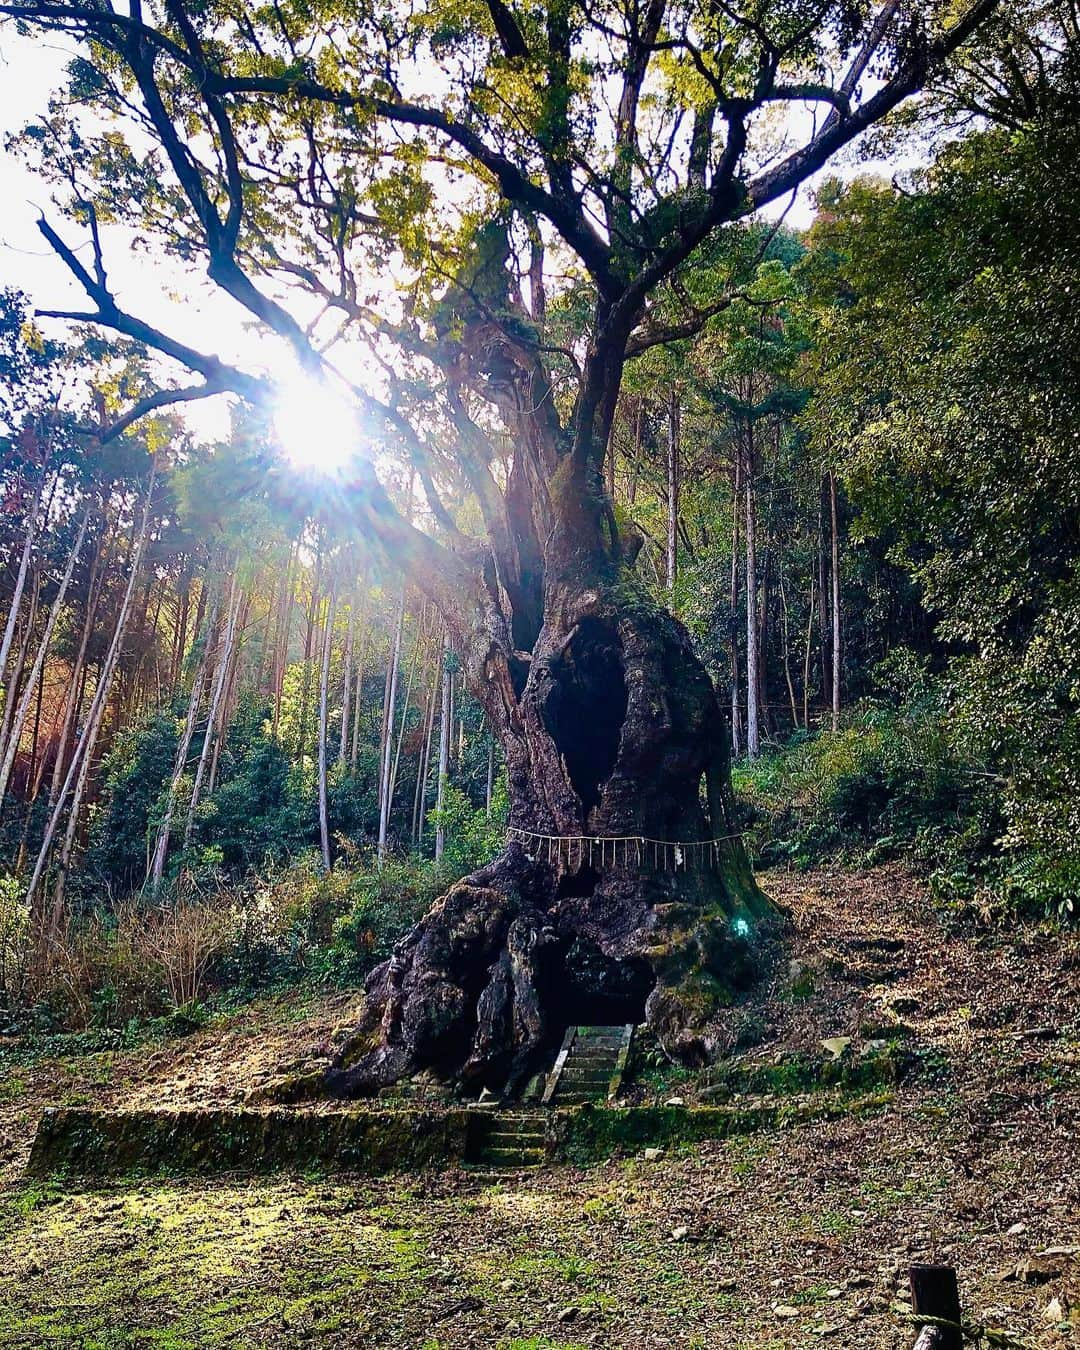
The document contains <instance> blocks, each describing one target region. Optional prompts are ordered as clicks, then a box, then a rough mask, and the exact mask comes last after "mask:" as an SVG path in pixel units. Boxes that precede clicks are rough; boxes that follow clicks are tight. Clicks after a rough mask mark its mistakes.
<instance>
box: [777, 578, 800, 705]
mask: <svg viewBox="0 0 1080 1350" xmlns="http://www.w3.org/2000/svg"><path fill="white" fill-rule="evenodd" d="M779 585H780V637H781V641H782V644H783V658H784V679H785V680H786V681H787V691H788V698H789V699H790V700H791V725H792V726H793V727H798V725H799V709H798V705H797V704H796V702H795V684H794V682H793V680H792V678H791V630H790V626H789V623H788V607H787V593H786V591H785V589H784V574H783V572H781V573H780V578H779Z"/></svg>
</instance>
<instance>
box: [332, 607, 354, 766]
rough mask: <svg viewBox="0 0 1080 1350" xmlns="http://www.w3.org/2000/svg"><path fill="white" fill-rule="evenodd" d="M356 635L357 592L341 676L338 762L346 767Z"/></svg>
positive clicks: (351, 609)
mask: <svg viewBox="0 0 1080 1350" xmlns="http://www.w3.org/2000/svg"><path fill="white" fill-rule="evenodd" d="M355 637H356V594H355V592H354V593H353V594H352V596H351V597H350V599H349V627H348V631H347V632H346V634H345V656H344V662H343V665H344V671H343V674H342V678H341V737H340V740H339V741H338V756H337V760H338V763H339V764H340V765H341V766H342V768H344V767H345V761H346V759H347V758H348V755H349V713H350V711H351V710H350V700H351V697H352V674H353V643H354V641H355Z"/></svg>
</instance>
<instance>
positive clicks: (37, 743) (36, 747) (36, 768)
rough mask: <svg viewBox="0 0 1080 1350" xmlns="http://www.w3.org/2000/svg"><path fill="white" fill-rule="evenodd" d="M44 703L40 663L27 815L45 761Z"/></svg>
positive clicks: (43, 678)
mask: <svg viewBox="0 0 1080 1350" xmlns="http://www.w3.org/2000/svg"><path fill="white" fill-rule="evenodd" d="M44 703H45V666H44V664H42V667H41V669H40V670H39V671H38V678H37V698H36V699H35V700H34V726H33V730H32V731H31V733H30V768H29V771H28V773H27V776H26V804H27V815H28V816H29V813H30V810H29V809H30V807H32V806H33V804H34V802H35V801H37V795H38V792H39V791H40V789H41V779H42V776H43V775H42V769H41V767H40V766H41V765H42V764H44V762H45V756H44V755H43V754H40V753H39V751H40V749H41V713H42V709H43V706H44Z"/></svg>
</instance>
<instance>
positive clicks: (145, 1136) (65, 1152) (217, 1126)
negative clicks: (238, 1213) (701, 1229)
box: [27, 1094, 881, 1176]
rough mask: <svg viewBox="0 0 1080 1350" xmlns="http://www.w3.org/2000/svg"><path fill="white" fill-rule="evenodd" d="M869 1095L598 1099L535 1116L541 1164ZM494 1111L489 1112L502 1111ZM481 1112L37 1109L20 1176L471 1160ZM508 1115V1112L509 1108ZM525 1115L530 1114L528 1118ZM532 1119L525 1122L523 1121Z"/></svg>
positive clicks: (482, 1138) (744, 1126)
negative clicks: (726, 1102)
mask: <svg viewBox="0 0 1080 1350" xmlns="http://www.w3.org/2000/svg"><path fill="white" fill-rule="evenodd" d="M880 1100H881V1098H880V1096H875V1095H873V1094H868V1095H865V1096H863V1097H859V1098H855V1099H852V1098H850V1097H842V1096H836V1097H830V1098H827V1099H826V1098H824V1097H821V1096H818V1097H816V1098H812V1099H810V1100H806V1101H791V1100H789V1101H786V1102H778V1101H763V1102H761V1103H758V1104H750V1103H747V1104H745V1105H740V1106H702V1107H681V1106H678V1107H677V1106H641V1107H597V1106H591V1105H582V1106H577V1107H572V1108H563V1109H558V1110H554V1111H550V1112H547V1113H546V1114H544V1115H543V1117H542V1119H543V1122H544V1125H543V1136H542V1142H540V1141H537V1145H536V1147H537V1149H538V1151H541V1150H542V1152H541V1156H542V1159H543V1160H544V1161H547V1162H552V1163H558V1162H571V1163H579V1164H580V1163H585V1162H590V1161H593V1160H595V1159H599V1158H604V1157H608V1156H610V1155H612V1154H615V1153H620V1152H627V1151H634V1150H636V1149H640V1148H643V1147H646V1146H654V1147H655V1146H659V1145H665V1144H673V1143H678V1142H680V1141H686V1142H693V1141H699V1140H704V1139H723V1138H726V1137H728V1136H731V1135H738V1134H747V1133H750V1132H752V1131H754V1130H759V1129H767V1128H772V1127H776V1126H779V1125H784V1124H788V1123H795V1122H797V1121H801V1120H809V1119H815V1118H821V1117H831V1116H837V1115H844V1114H847V1113H850V1112H852V1111H858V1110H864V1109H867V1108H869V1107H873V1106H875V1105H877V1104H878V1103H879V1102H880ZM501 1114H502V1113H500V1115H501ZM492 1116H493V1113H492V1112H491V1111H485V1110H474V1109H469V1108H462V1109H451V1110H416V1109H399V1110H376V1109H348V1110H329V1111H328V1110H304V1109H295V1108H286V1107H279V1108H274V1109H270V1110H262V1111H259V1110H251V1109H248V1110H244V1109H237V1110H171V1111H168V1110H162V1111H148V1110H140V1111H95V1110H89V1109H84V1108H68V1107H63V1108H56V1109H49V1110H46V1111H45V1112H43V1114H42V1117H41V1121H40V1123H39V1125H38V1130H37V1134H36V1136H35V1138H34V1144H33V1149H32V1151H31V1154H30V1160H29V1163H28V1166H27V1172H28V1174H29V1175H31V1176H53V1175H58V1174H60V1175H63V1174H70V1175H75V1176H116V1175H121V1174H124V1173H147V1172H160V1173H174V1174H175V1173H203V1174H205V1173H214V1172H227V1171H256V1172H259V1171H263V1172H265V1171H273V1170H276V1169H284V1170H295V1169H304V1168H310V1167H320V1168H325V1169H327V1170H343V1171H355V1172H364V1173H368V1174H376V1175H377V1174H382V1173H391V1172H403V1171H415V1170H418V1169H422V1168H442V1167H447V1166H463V1165H466V1164H468V1163H471V1162H477V1161H480V1160H481V1159H482V1157H483V1150H484V1149H485V1147H486V1145H487V1141H488V1140H489V1139H490V1132H491V1128H492ZM506 1118H507V1119H510V1118H512V1117H511V1116H510V1114H509V1113H507V1116H506ZM534 1119H535V1117H534ZM530 1123H531V1122H530Z"/></svg>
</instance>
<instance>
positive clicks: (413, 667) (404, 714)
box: [387, 627, 423, 804]
mask: <svg viewBox="0 0 1080 1350" xmlns="http://www.w3.org/2000/svg"><path fill="white" fill-rule="evenodd" d="M422 637H423V629H422V627H421V628H420V629H419V630H418V631H417V634H416V641H415V642H414V643H413V650H412V658H411V660H410V662H409V677H408V680H407V681H406V683H405V701H404V703H402V705H401V721H400V722H399V724H398V734H397V744H396V746H395V749H394V765H393V768H392V769H391V771H390V784H389V790H388V792H387V801H388V802H390V803H391V804H393V800H394V792H395V791H396V789H397V779H398V765H399V764H400V762H401V747H402V745H403V744H404V743H405V729H406V723H407V721H408V717H409V705H410V703H411V701H412V691H413V683H414V681H415V679H416V671H417V666H418V664H419V659H420V650H421V647H422V645H423V643H422Z"/></svg>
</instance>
